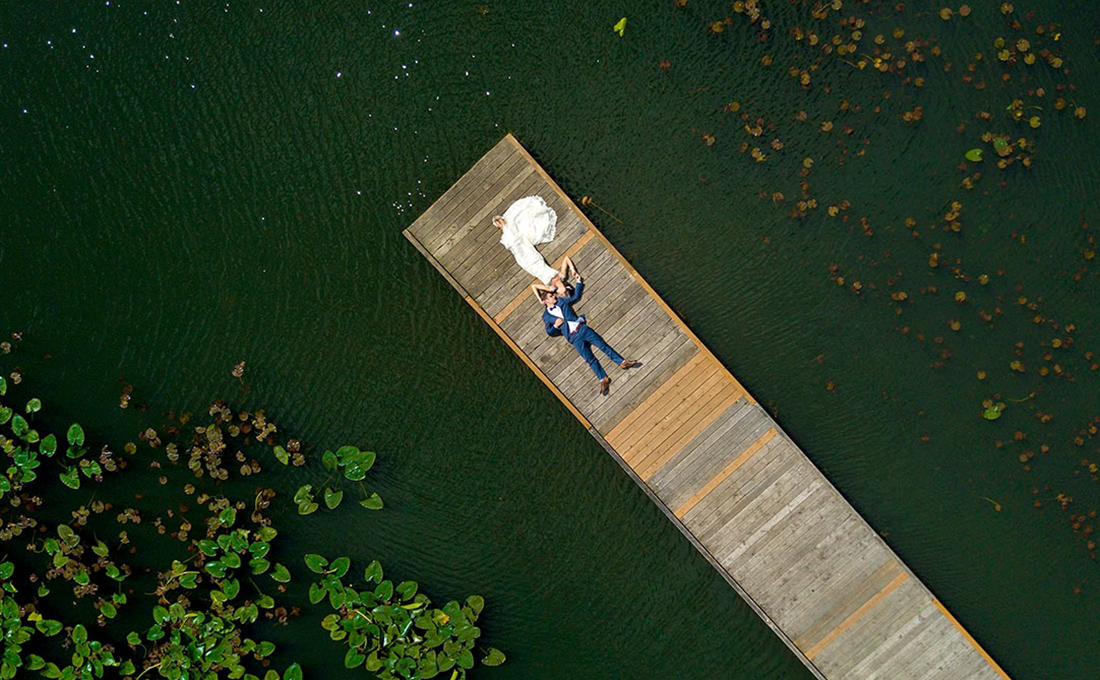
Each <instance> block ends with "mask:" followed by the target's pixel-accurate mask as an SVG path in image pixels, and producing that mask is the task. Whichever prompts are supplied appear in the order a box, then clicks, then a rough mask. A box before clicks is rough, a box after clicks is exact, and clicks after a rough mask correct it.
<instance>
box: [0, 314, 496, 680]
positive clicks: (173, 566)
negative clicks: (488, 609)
mask: <svg viewBox="0 0 1100 680" xmlns="http://www.w3.org/2000/svg"><path fill="white" fill-rule="evenodd" d="M15 338H16V339H18V338H19V336H18V334H16V336H15ZM4 345H5V347H4V352H5V353H7V352H9V351H10V350H11V345H10V343H4ZM238 377H240V376H238ZM9 378H10V381H11V384H9ZM22 379H23V376H22V374H21V372H20V371H19V369H16V370H14V371H12V372H11V373H10V375H9V376H8V378H4V377H0V450H2V451H3V454H4V461H5V464H6V469H5V473H4V474H3V475H0V500H3V501H4V502H3V506H2V507H0V540H2V541H3V543H2V546H3V548H2V552H3V554H4V557H3V558H0V587H2V590H0V616H2V618H3V621H2V624H3V635H4V649H3V656H2V658H0V678H3V679H8V678H16V677H26V676H27V674H28V673H31V672H34V673H35V674H37V675H40V676H42V677H46V678H63V679H65V680H73V679H76V678H80V679H88V678H101V677H123V678H134V679H136V678H142V677H146V676H148V677H161V678H167V679H168V680H186V679H192V680H197V679H200V678H201V679H202V680H209V679H210V678H220V677H224V678H243V679H245V680H260V678H262V679H263V680H301V679H302V678H303V677H304V676H303V670H302V668H301V666H300V665H299V664H298V663H289V664H287V665H286V666H285V667H283V668H282V669H281V670H279V669H276V668H273V667H271V666H272V659H273V655H274V654H275V652H276V645H275V643H273V642H272V641H270V640H267V639H264V638H265V636H264V635H263V634H262V632H261V631H262V630H264V629H265V628H263V627H261V626H259V625H258V624H260V623H263V624H265V625H266V626H270V625H302V624H301V623H299V622H297V621H296V620H295V619H296V617H297V615H298V614H299V613H300V612H299V610H298V608H297V607H294V606H291V607H289V608H288V607H287V606H286V604H283V603H281V602H280V599H282V598H283V596H284V595H285V594H286V593H287V592H288V588H289V587H290V586H291V582H292V580H293V576H292V570H291V568H290V567H289V566H287V564H290V565H295V564H297V563H298V561H297V559H296V558H294V557H293V556H289V555H280V550H279V545H278V538H279V536H280V530H279V529H277V528H276V527H275V526H274V522H273V520H272V516H271V515H270V514H269V511H270V510H271V508H272V504H273V503H275V502H279V501H278V498H277V494H276V492H275V491H274V490H273V489H271V488H263V487H260V488H258V489H257V490H256V492H255V495H254V496H253V497H251V498H248V499H234V498H230V497H227V496H225V495H222V494H221V493H219V491H220V487H221V485H220V482H221V481H223V480H226V479H228V478H229V477H230V469H229V468H230V467H231V466H232V465H234V462H236V463H239V464H240V467H239V474H240V475H241V476H242V477H244V476H248V477H251V476H254V475H256V474H260V473H262V471H263V467H264V465H267V464H269V463H270V462H277V463H280V464H283V465H296V466H305V465H307V463H308V459H307V457H306V455H305V453H304V451H303V448H304V447H303V446H302V444H301V442H298V441H296V440H293V439H290V440H285V441H284V442H283V443H278V440H277V434H278V432H279V429H278V427H277V426H276V425H275V424H274V423H273V422H271V421H270V420H269V419H268V418H267V416H266V415H265V414H264V413H263V412H262V411H254V412H248V411H239V412H235V411H233V410H232V409H230V408H229V406H228V405H226V404H225V403H222V402H218V403H215V404H213V405H211V406H210V408H209V409H208V411H207V413H206V416H207V417H206V418H204V419H202V421H201V422H192V416H191V415H189V414H184V415H181V416H179V417H178V418H174V419H173V423H172V424H171V425H169V426H167V427H165V428H163V431H158V430H156V429H152V428H150V429H146V430H145V431H143V432H142V433H141V436H140V437H139V440H140V441H142V442H144V444H145V447H144V448H143V450H141V451H139V449H138V446H137V445H136V444H133V443H130V444H127V445H126V447H125V448H124V452H125V455H123V456H117V455H116V454H115V453H114V451H113V450H112V449H111V448H110V447H109V446H102V447H100V448H99V449H98V450H95V449H94V447H92V446H91V445H90V444H89V443H88V441H87V436H86V434H85V432H84V429H83V428H82V427H81V426H80V425H79V424H75V423H74V424H72V425H70V426H69V427H68V428H67V429H66V430H65V431H64V434H62V435H60V436H59V435H58V434H55V433H53V432H50V431H49V427H48V424H47V423H46V422H45V421H44V420H43V417H42V415H41V412H42V408H43V404H42V402H41V400H40V399H38V398H29V399H27V398H19V399H15V398H14V397H15V395H14V394H9V387H13V386H14V385H15V384H19V383H20V382H22ZM126 394H127V395H129V390H127V391H126ZM128 403H129V400H128V399H126V400H124V402H123V403H121V404H120V405H122V406H123V407H126V406H127V404H128ZM158 451H160V452H163V456H164V461H165V462H166V463H167V464H168V465H169V466H170V467H171V468H172V469H170V470H164V469H163V467H164V463H162V462H161V460H160V459H159V458H158V457H157V452H158ZM181 459H182V461H181ZM374 461H375V454H374V453H373V452H369V451H361V450H360V449H358V448H357V447H354V446H345V447H341V448H339V449H337V450H336V451H335V452H333V451H325V452H324V454H322V456H321V466H322V468H323V469H324V470H325V471H327V472H329V473H330V474H329V478H328V479H326V480H325V481H324V482H322V483H321V484H319V485H318V488H323V489H324V491H323V500H324V503H325V506H326V507H327V508H328V509H330V510H335V509H336V508H337V507H338V506H339V505H340V502H341V500H342V499H343V496H344V493H345V492H344V490H343V489H342V488H340V485H341V481H340V480H341V478H342V479H343V480H345V481H347V482H351V483H354V484H356V485H357V486H358V487H359V489H360V491H361V493H362V495H363V499H362V500H361V501H360V505H362V506H363V507H365V508H368V509H371V510H377V509H381V508H382V500H381V498H380V497H379V495H378V494H377V493H367V492H366V490H365V489H363V488H362V480H364V479H365V478H366V476H367V472H368V471H369V470H370V469H371V467H372V466H373V464H374ZM141 463H147V464H148V466H149V468H150V469H152V470H154V471H156V470H161V471H164V472H172V474H173V477H177V476H179V475H186V474H187V473H186V470H188V469H189V470H190V476H191V477H193V479H194V481H189V482H187V483H185V484H183V485H181V491H182V495H180V496H179V497H178V498H177V497H175V496H174V495H173V494H172V493H171V492H169V491H167V490H166V492H164V493H158V494H157V498H156V500H157V503H158V505H157V509H158V511H159V512H161V513H162V516H158V517H156V519H155V520H153V521H152V522H149V521H146V516H143V512H142V511H141V510H139V509H137V508H133V507H125V508H121V509H120V508H118V507H116V506H115V505H114V504H113V503H111V502H109V501H105V500H102V498H119V497H121V495H122V494H125V493H127V491H126V487H123V486H122V480H121V479H119V477H120V475H121V473H123V472H124V471H131V472H133V473H134V474H140V473H141V472H142V470H140V469H138V468H139V464H141ZM154 474H156V472H154ZM127 477H129V475H127ZM334 477H335V480H334ZM127 481H130V480H129V479H127ZM157 481H158V482H159V483H160V484H162V485H165V484H168V482H169V478H168V475H160V476H159V478H158V479H157ZM147 487H148V485H145V488H147ZM130 488H131V492H130V493H132V489H133V488H143V487H142V485H141V484H139V483H134V484H133V486H132V487H130ZM312 488H313V485H305V486H303V487H302V488H301V489H300V490H299V491H298V494H297V495H296V496H295V498H294V503H295V504H296V505H297V508H298V514H309V513H312V512H314V511H316V510H317V509H318V507H319V506H318V504H317V503H316V502H315V501H314V500H313V495H312ZM146 496H147V495H146V494H142V493H137V494H134V498H135V499H136V500H138V501H142V500H146V501H147V500H148V499H147V497H146ZM146 513H147V511H146ZM291 516H292V517H293V516H294V515H293V514H292V515H291ZM167 522H171V523H172V525H173V527H172V528H170V527H169V526H168V525H167ZM293 530H294V528H293V526H291V527H289V528H288V527H283V528H282V531H283V532H286V531H293ZM157 542H159V543H160V544H161V545H160V548H161V549H160V550H149V549H147V545H148V544H150V543H157ZM138 544H140V545H141V549H140V550H139V548H138ZM165 544H167V550H164V549H163V548H164V547H165ZM166 553H167V554H172V553H176V557H175V558H174V559H167V560H166V561H165V562H159V563H158V562H157V561H156V558H155V557H153V555H158V554H159V555H164V554H166ZM280 559H281V560H283V561H285V562H286V563H287V564H284V563H283V562H282V561H279V560H280ZM302 562H303V563H304V566H305V568H307V569H309V570H311V571H312V572H315V573H317V574H318V575H319V580H318V581H317V582H316V583H313V584H312V585H311V586H310V587H309V592H308V598H309V601H310V602H311V603H312V604H313V605H320V603H321V602H322V601H323V600H326V599H327V600H328V605H329V606H331V607H332V609H333V610H334V611H333V613H332V614H329V615H328V616H326V617H325V618H324V621H323V624H322V625H323V627H324V628H325V629H326V630H328V631H329V634H330V637H331V638H332V639H333V640H334V641H338V642H340V643H342V644H343V645H345V646H346V647H347V651H346V654H345V656H344V658H343V664H344V666H345V667H346V668H348V669H355V668H361V669H364V670H365V671H369V672H370V673H372V674H373V675H374V676H376V677H379V678H384V679H386V680H389V679H391V678H393V679H397V678H405V679H407V680H413V679H417V678H433V677H437V676H439V677H446V678H450V679H451V680H459V679H462V678H465V677H466V671H467V670H469V669H471V668H473V667H474V666H475V652H476V651H477V650H476V649H475V644H476V643H477V642H478V639H479V638H480V636H481V630H480V629H479V628H478V627H477V626H476V625H475V623H476V621H477V619H478V616H479V615H480V614H481V612H482V610H483V608H484V604H485V603H484V600H483V599H482V598H481V597H480V596H471V597H469V598H467V599H466V601H465V603H463V604H460V603H458V602H455V601H452V602H448V603H447V604H445V605H443V606H442V607H435V606H433V605H432V602H431V600H430V599H429V598H428V597H427V596H426V595H425V594H424V593H422V592H420V588H419V586H418V584H417V583H416V582H414V581H402V582H400V583H397V584H395V583H394V582H393V581H390V580H387V579H384V577H383V572H382V566H381V565H380V564H379V563H378V562H377V561H375V562H372V563H371V564H369V565H368V566H367V567H366V568H365V570H364V572H363V579H362V581H363V585H353V584H352V583H351V582H350V581H351V579H350V578H348V574H349V572H350V570H351V568H352V562H351V560H350V558H348V557H337V558H335V559H333V560H332V561H331V562H330V561H329V560H327V559H325V558H323V557H321V556H319V555H313V554H310V555H305V556H304V557H303V558H302ZM287 651H288V652H289V653H290V654H293V651H294V650H293V649H290V650H287ZM482 652H483V653H482V656H481V663H483V664H484V665H488V666H495V665H499V664H501V663H503V662H504V654H503V653H501V652H500V651H499V650H496V649H493V648H491V647H488V648H483V650H482ZM280 658H282V655H281V656H280ZM334 658H339V657H334ZM335 663H339V662H338V661H336V662H335ZM360 672H363V671H362V670H361V671H360ZM326 677H327V675H326Z"/></svg>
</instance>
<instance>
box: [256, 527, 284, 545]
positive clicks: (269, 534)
mask: <svg viewBox="0 0 1100 680" xmlns="http://www.w3.org/2000/svg"><path fill="white" fill-rule="evenodd" d="M256 535H257V536H259V537H260V540H261V541H267V542H268V543H270V542H271V541H273V540H275V537H276V536H278V535H279V532H278V531H276V530H275V527H261V528H260V530H259V531H257V532H256Z"/></svg>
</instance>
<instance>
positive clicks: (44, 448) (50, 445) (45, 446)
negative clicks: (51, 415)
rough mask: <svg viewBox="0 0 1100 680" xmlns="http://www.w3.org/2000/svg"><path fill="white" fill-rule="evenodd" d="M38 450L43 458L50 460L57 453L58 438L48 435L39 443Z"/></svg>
mask: <svg viewBox="0 0 1100 680" xmlns="http://www.w3.org/2000/svg"><path fill="white" fill-rule="evenodd" d="M38 450H39V452H41V453H42V455H43V456H46V457H47V458H49V457H50V456H52V455H53V454H54V453H56V452H57V437H55V436H53V435H52V434H48V435H46V436H45V437H43V438H42V441H40V442H39V443H38Z"/></svg>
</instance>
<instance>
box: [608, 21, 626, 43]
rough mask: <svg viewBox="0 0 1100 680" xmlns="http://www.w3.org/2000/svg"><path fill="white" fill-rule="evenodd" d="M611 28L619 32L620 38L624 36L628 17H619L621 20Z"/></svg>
mask: <svg viewBox="0 0 1100 680" xmlns="http://www.w3.org/2000/svg"><path fill="white" fill-rule="evenodd" d="M611 30H612V31H615V32H616V33H618V34H619V37H620V38H621V37H623V31H625V30H626V17H623V18H622V19H619V21H618V22H617V23H616V24H615V25H614V26H613V27H612V28H611Z"/></svg>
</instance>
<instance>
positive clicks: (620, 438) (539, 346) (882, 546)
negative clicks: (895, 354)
mask: <svg viewBox="0 0 1100 680" xmlns="http://www.w3.org/2000/svg"><path fill="white" fill-rule="evenodd" d="M529 195H539V196H542V197H543V198H544V199H546V201H547V203H549V204H550V206H551V207H553V209H554V210H555V211H556V212H557V214H558V229H557V235H556V237H555V239H554V240H553V241H552V242H551V243H548V244H545V245H543V246H540V251H541V252H542V253H543V255H544V256H545V257H546V260H547V262H550V263H552V264H553V265H554V266H558V265H559V263H560V262H561V259H562V257H564V256H565V255H570V256H572V258H573V260H574V261H575V262H576V263H577V267H578V268H579V269H580V271H581V273H582V274H584V277H585V285H586V291H585V296H584V299H583V300H582V302H581V303H580V304H579V305H578V310H579V311H582V312H584V313H585V314H586V315H587V318H588V320H589V322H590V323H591V324H592V328H593V329H594V330H596V331H597V332H599V333H600V334H601V335H602V336H603V337H604V338H605V339H606V340H607V341H608V342H609V343H610V344H611V345H612V346H613V347H615V348H616V349H617V350H618V351H619V352H621V353H622V354H623V355H624V356H626V357H629V358H636V359H639V360H641V361H642V362H644V363H643V365H642V367H641V368H638V369H632V370H630V371H622V370H620V369H619V368H618V367H617V366H614V365H612V364H611V363H610V361H609V360H607V358H606V357H604V356H602V355H601V354H599V353H598V352H597V357H598V358H599V359H600V360H601V362H602V363H603V365H604V367H605V368H606V369H607V371H608V374H609V375H610V376H611V377H612V380H613V382H612V384H611V392H610V395H609V396H599V395H598V394H597V390H596V381H595V378H594V377H593V375H592V373H591V372H590V370H589V368H588V366H587V365H586V364H585V363H584V362H583V361H582V360H581V359H580V357H579V356H578V355H577V353H576V352H575V351H574V350H573V348H572V347H571V346H570V345H569V343H568V342H566V341H565V340H563V339H562V338H560V337H555V338H550V337H547V335H546V333H545V331H544V330H543V324H542V321H541V311H542V306H541V305H540V304H539V303H538V301H536V300H535V298H534V296H533V295H531V293H530V291H529V289H528V286H529V284H530V283H532V281H531V278H530V277H529V276H528V275H527V274H526V273H524V272H523V271H522V270H521V269H520V268H519V267H518V266H517V265H516V263H515V261H514V260H513V259H512V256H511V254H510V253H509V252H508V251H507V250H506V249H505V248H504V247H503V246H502V245H500V243H499V239H500V231H499V229H497V228H496V227H494V226H493V225H492V222H491V218H492V216H493V215H497V214H500V213H503V212H504V210H505V209H506V208H507V207H508V205H510V204H511V203H512V202H513V201H515V200H516V199H518V198H522V197H524V196H529ZM405 235H406V236H407V237H408V239H409V240H410V241H411V242H412V243H413V245H414V246H416V248H417V249H418V250H420V252H421V253H422V254H423V255H424V257H426V258H427V259H428V261H429V262H430V263H431V264H432V265H433V266H434V267H435V268H436V269H437V270H438V271H439V273H440V274H442V275H443V277H444V278H446V279H447V281H448V282H449V283H450V284H451V285H452V286H454V288H455V289H456V290H457V291H458V292H459V294H460V295H462V297H463V298H464V299H465V300H466V302H468V303H469V304H470V306H471V307H473V308H474V310H475V311H476V312H477V313H478V314H479V315H481V317H482V318H483V319H484V320H485V322H486V323H487V324H489V326H490V327H492V329H493V330H495V331H496V332H497V333H498V334H499V335H500V337H501V338H502V339H503V340H504V342H506V343H508V346H509V347H511V348H512V349H513V350H514V351H515V352H516V354H517V355H519V357H520V358H521V359H522V360H523V361H524V362H525V363H526V364H527V366H528V367H529V368H530V369H531V370H532V371H534V373H535V374H536V375H537V376H538V377H539V378H541V379H542V381H543V382H544V383H546V386H547V387H548V388H549V389H550V391H552V392H553V393H554V394H555V395H557V397H558V398H559V399H560V400H561V401H562V403H564V404H565V406H566V407H567V408H569V410H570V411H572V413H573V415H575V416H576V417H577V420H579V421H580V422H581V424H583V425H584V427H585V428H587V429H588V431H589V432H590V433H591V434H592V436H593V437H595V438H596V440H597V441H599V442H600V444H601V445H602V446H603V447H604V449H606V450H607V452H608V453H609V454H611V456H612V457H613V458H614V459H615V460H617V461H618V462H619V463H620V464H621V465H622V467H623V469H624V470H625V471H626V472H627V474H629V475H630V476H631V477H632V478H633V479H634V481H636V482H637V483H638V484H639V486H641V487H642V489H644V490H645V492H646V493H647V494H649V496H650V498H652V499H653V501H654V502H655V503H656V504H657V505H658V506H659V507H660V508H661V509H662V510H663V511H664V512H665V514H666V515H667V516H668V518H669V519H670V520H671V521H672V522H673V523H675V524H676V526H677V527H678V528H679V529H680V531H682V532H683V533H684V535H685V536H687V538H688V540H690V541H691V542H692V543H693V544H694V545H695V547H696V548H698V550H699V552H700V553H702V554H703V556H704V557H705V558H706V559H707V560H708V561H710V563H711V564H712V565H714V567H715V569H717V570H718V571H719V573H721V574H722V576H723V577H724V578H725V579H726V580H727V581H728V582H729V584H730V585H731V586H733V587H734V588H735V589H736V590H737V592H738V593H740V594H741V596H742V597H743V598H744V599H745V600H746V601H747V602H748V603H749V605H750V606H751V607H752V608H753V609H754V610H755V611H756V612H757V613H758V614H759V615H760V617H761V618H762V619H763V620H764V621H765V622H766V623H767V624H768V625H769V626H770V627H771V628H772V630H774V631H775V633H776V635H778V636H779V637H780V638H781V639H782V640H783V641H784V642H785V643H786V644H787V645H788V646H789V647H790V648H791V650H792V651H793V652H794V653H795V654H796V655H797V656H798V657H799V658H800V659H801V660H802V661H803V663H805V664H806V666H807V667H808V668H809V669H810V671H811V672H812V673H813V674H814V675H815V676H817V677H818V678H828V679H829V680H839V679H841V678H851V679H853V680H870V679H872V678H877V679H881V680H918V679H925V680H930V679H932V678H943V679H947V678H951V679H957V680H963V679H965V680H981V679H985V678H989V679H994V680H995V679H997V678H1007V677H1008V676H1007V675H1006V674H1005V673H1004V671H1002V670H1001V669H1000V667H999V666H998V665H997V664H996V662H995V661H994V660H993V659H992V658H991V657H990V656H989V655H988V654H986V652H985V651H984V650H983V649H982V648H981V647H980V646H979V645H978V643H977V642H976V641H975V640H974V639H973V638H972V637H971V636H970V635H969V634H968V633H967V632H966V630H965V629H963V627H962V626H961V625H960V624H959V623H958V622H957V621H956V620H955V619H954V618H953V617H952V616H951V614H950V613H948V611H947V609H946V608H944V606H943V605H942V604H940V602H939V601H938V600H936V598H935V597H934V596H933V595H932V593H931V592H929V590H928V589H927V588H926V587H925V586H924V584H922V583H921V582H920V580H919V579H918V578H917V577H916V576H915V575H914V574H913V573H912V572H911V571H910V570H909V569H908V568H907V567H906V566H905V565H904V564H902V562H901V560H900V559H898V557H897V555H895V554H894V553H893V552H892V551H891V550H890V548H889V547H887V545H886V543H885V542H884V541H883V540H882V539H881V538H880V537H879V535H878V534H877V533H876V532H875V531H874V530H873V529H872V528H871V527H870V526H869V525H868V524H867V522H866V521H865V520H864V519H863V518H862V517H860V515H858V514H857V513H856V512H855V510H854V509H853V508H852V507H851V506H850V505H849V504H848V502H847V501H845V500H844V498H843V497H842V496H841V495H840V493H839V492H838V491H837V490H836V489H835V488H833V486H832V484H830V483H829V481H828V480H827V479H825V477H824V476H823V475H822V474H821V472H820V471H818V469H817V468H816V467H814V465H813V463H811V462H810V460H809V459H808V458H807V457H806V456H805V454H803V453H802V451H801V450H799V448H798V447H797V446H796V445H795V444H794V443H793V442H792V441H791V440H790V439H789V438H788V437H787V436H786V434H785V433H784V432H783V430H782V429H781V428H780V427H779V425H777V424H776V423H775V421H773V420H772V419H771V418H770V417H769V416H768V414H767V413H766V412H765V411H764V410H763V409H762V408H761V407H760V406H759V405H758V404H757V403H756V401H755V400H754V399H753V397H752V395H750V394H749V393H748V392H746V391H745V389H744V388H743V387H742V386H741V385H740V384H739V383H738V382H737V380H736V379H735V378H734V377H733V375H731V374H730V372H729V371H728V370H727V369H726V368H725V367H724V366H723V365H722V364H721V363H719V362H718V360H717V359H716V358H715V357H714V355H713V354H711V352H710V350H708V349H707V348H706V347H705V346H703V344H702V343H701V342H700V341H699V339H698V338H697V337H695V334H694V333H692V332H691V329H689V328H688V327H687V326H686V325H684V323H683V322H682V321H680V319H679V318H678V317H677V316H676V315H675V314H674V313H673V312H672V310H671V309H670V308H669V306H668V305H667V304H665V302H664V301H663V300H661V298H660V297H659V296H658V295H657V294H656V293H655V292H654V290H653V289H652V288H651V287H650V286H649V284H648V283H646V282H645V280H643V279H642V277H641V276H639V275H638V273H637V272H636V271H635V270H634V268H633V267H631V266H630V263H628V262H627V261H626V260H625V259H624V258H623V256H622V255H620V254H619V252H618V251H617V250H616V249H615V248H614V246H612V245H611V243H609V242H608V240H607V239H606V238H605V237H604V236H603V234H601V233H600V232H599V231H598V230H597V229H596V227H595V226H594V225H593V224H592V223H591V222H590V221H589V220H588V219H587V218H586V217H585V216H584V214H583V213H581V211H580V210H579V209H578V208H577V206H576V205H574V204H573V202H572V201H571V200H570V199H569V198H568V197H567V196H566V195H565V193H564V192H563V191H562V190H561V189H560V188H559V187H558V185H557V184H555V183H554V181H553V180H551V179H550V177H549V176H548V175H547V174H546V172H545V171H544V170H543V169H542V168H541V167H539V165H538V163H536V162H535V160H534V159H533V158H531V156H530V154H528V153H527V151H526V150H524V148H523V147H522V146H521V145H520V144H519V142H518V141H516V139H515V138H514V137H513V136H512V135H508V136H507V137H505V138H504V139H503V140H502V141H501V142H500V143H499V144H497V145H496V146H495V147H494V148H493V149H492V150H491V151H489V153H487V154H486V155H485V156H484V157H483V158H482V159H481V160H480V161H478V162H477V164H476V165H474V167H473V168H472V169H470V171H469V172H467V173H466V174H465V175H463V176H462V177H461V178H459V180H458V181H457V182H456V183H455V184H454V186H452V187H451V188H450V189H449V190H448V191H447V192H446V193H445V194H444V195H443V196H442V197H441V198H440V199H439V200H438V201H436V202H435V203H434V204H433V205H432V206H431V207H430V208H429V209H428V210H427V212H425V213H424V214H423V215H422V216H421V217H420V218H419V219H417V220H416V222H414V223H413V224H412V226H410V227H409V228H408V229H407V230H405Z"/></svg>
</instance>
